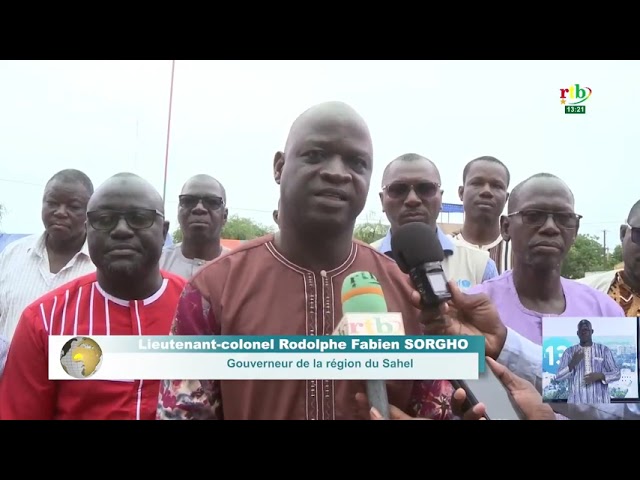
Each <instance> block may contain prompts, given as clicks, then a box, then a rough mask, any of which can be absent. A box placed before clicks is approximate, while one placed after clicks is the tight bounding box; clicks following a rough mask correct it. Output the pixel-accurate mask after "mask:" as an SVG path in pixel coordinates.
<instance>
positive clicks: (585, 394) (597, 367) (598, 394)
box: [555, 343, 621, 405]
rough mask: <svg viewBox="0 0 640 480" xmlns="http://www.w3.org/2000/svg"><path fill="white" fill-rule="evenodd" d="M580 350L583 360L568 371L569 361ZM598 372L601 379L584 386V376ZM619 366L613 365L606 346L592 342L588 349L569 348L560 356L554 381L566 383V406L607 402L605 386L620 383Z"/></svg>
mask: <svg viewBox="0 0 640 480" xmlns="http://www.w3.org/2000/svg"><path fill="white" fill-rule="evenodd" d="M580 350H582V351H583V352H584V358H583V359H582V360H581V361H580V363H578V365H576V367H575V369H574V370H570V369H569V362H570V361H571V359H572V358H573V356H574V355H575V354H576V353H577V352H579V351H580ZM591 373H601V374H602V375H603V377H604V380H599V381H596V382H593V383H591V384H587V383H586V382H585V380H584V378H585V376H586V375H589V374H591ZM620 373H621V372H620V367H618V365H617V364H616V360H615V358H614V357H613V353H612V352H611V350H610V349H609V347H607V346H606V345H602V344H600V343H594V344H593V345H591V346H588V347H581V346H580V345H573V346H572V347H569V348H567V349H566V350H565V351H564V353H563V354H562V358H561V359H560V365H559V366H558V373H557V375H556V378H555V379H556V380H557V381H560V380H567V381H568V382H569V398H568V399H567V403H581V404H586V405H593V404H596V403H611V393H610V392H609V384H610V383H612V382H615V381H617V380H620Z"/></svg>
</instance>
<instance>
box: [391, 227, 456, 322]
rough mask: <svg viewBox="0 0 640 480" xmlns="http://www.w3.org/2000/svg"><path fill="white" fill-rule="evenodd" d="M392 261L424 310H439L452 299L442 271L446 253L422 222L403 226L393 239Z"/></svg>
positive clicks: (432, 230)
mask: <svg viewBox="0 0 640 480" xmlns="http://www.w3.org/2000/svg"><path fill="white" fill-rule="evenodd" d="M391 251H392V254H393V258H394V260H395V261H396V263H397V264H398V267H400V270H402V272H403V273H406V274H408V275H409V278H411V283H413V286H414V287H415V289H416V290H417V291H418V293H419V294H420V299H421V301H422V304H423V305H424V307H425V309H429V310H431V309H437V308H438V307H439V306H440V304H442V303H444V302H446V301H447V300H450V299H451V292H450V291H449V285H448V284H447V277H446V275H445V273H444V270H443V268H442V261H443V260H444V251H443V250H442V245H441V244H440V239H439V238H438V234H437V232H436V229H435V228H434V227H431V226H429V225H427V224H426V223H421V222H411V223H407V224H405V225H402V226H401V227H400V228H398V229H397V230H395V231H394V232H393V234H392V236H391Z"/></svg>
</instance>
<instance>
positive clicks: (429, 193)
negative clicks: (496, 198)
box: [371, 153, 498, 290]
mask: <svg viewBox="0 0 640 480" xmlns="http://www.w3.org/2000/svg"><path fill="white" fill-rule="evenodd" d="M442 193H443V191H442V189H441V180H440V172H439V171H438V168H437V167H436V166H435V164H434V163H433V162H432V161H431V160H429V159H427V158H425V157H422V156H420V155H417V154H415V153H408V154H405V155H402V156H400V157H398V158H396V159H395V160H393V161H392V162H391V163H389V165H387V167H386V168H385V170H384V173H383V175H382V191H381V192H380V201H381V203H382V211H383V212H384V213H385V214H386V216H387V219H388V220H389V223H390V224H391V228H390V229H389V232H388V233H387V235H386V236H385V237H383V238H382V239H380V240H377V241H375V242H373V243H372V244H371V246H372V247H374V248H376V249H377V250H378V251H379V252H381V253H384V254H386V255H388V256H391V236H392V235H393V232H394V230H397V229H398V227H400V226H401V225H404V224H405V223H409V222H423V223H426V224H428V225H431V226H433V227H435V228H436V231H437V233H438V237H439V239H440V243H441V244H442V249H443V250H444V252H445V261H444V262H443V267H444V269H445V272H446V273H447V276H448V277H449V278H451V279H455V280H456V281H457V283H458V286H459V287H460V288H461V289H462V290H465V289H466V288H469V287H471V286H473V285H476V284H478V283H482V282H483V281H485V280H488V279H490V278H493V277H496V276H498V272H497V270H496V265H495V262H494V261H493V260H491V258H489V254H488V252H486V251H482V250H479V249H476V248H473V247H470V246H468V245H463V244H461V243H459V242H457V241H453V240H452V239H451V237H449V236H447V235H446V234H445V233H444V232H443V231H442V230H441V229H440V228H438V225H437V220H438V216H439V215H440V210H441V209H442Z"/></svg>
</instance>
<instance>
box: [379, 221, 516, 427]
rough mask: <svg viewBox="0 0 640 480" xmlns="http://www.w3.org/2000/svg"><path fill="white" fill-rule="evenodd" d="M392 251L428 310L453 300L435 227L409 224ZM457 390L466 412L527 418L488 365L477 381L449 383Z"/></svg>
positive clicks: (400, 230)
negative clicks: (483, 410)
mask: <svg viewBox="0 0 640 480" xmlns="http://www.w3.org/2000/svg"><path fill="white" fill-rule="evenodd" d="M391 251H392V254H393V257H394V260H395V261H396V263H397V264H398V266H399V267H400V270H402V272H403V273H407V274H409V277H410V278H411V283H412V284H413V286H414V287H415V289H416V290H417V291H418V292H419V293H420V300H421V303H422V304H423V306H424V310H436V311H437V310H438V308H439V306H440V305H441V304H442V303H444V302H446V301H447V300H450V299H451V291H450V290H449V285H448V284H447V277H446V275H445V273H444V270H443V268H442V261H443V260H444V251H443V250H442V244H441V243H440V239H439V238H438V233H437V232H436V229H435V228H434V227H430V226H429V225H427V224H426V223H418V222H411V223H407V224H405V225H403V226H401V227H400V228H398V230H397V231H394V232H393V234H392V236H391ZM449 382H451V384H452V385H453V388H454V389H456V390H457V389H459V388H462V389H463V390H464V391H465V393H466V400H465V402H464V405H463V407H462V410H463V411H467V410H469V409H471V408H472V407H473V406H474V405H476V404H477V403H480V402H482V403H484V405H485V408H486V413H485V415H484V417H485V418H486V419H487V420H523V419H525V416H524V414H523V412H522V410H520V407H519V406H518V405H517V403H516V402H515V401H514V399H513V397H512V396H511V394H510V393H509V392H508V390H507V388H506V387H505V386H504V385H503V384H502V382H501V381H500V380H499V379H498V377H496V376H495V374H494V373H493V370H491V367H490V366H489V365H488V364H487V363H486V362H485V371H484V372H483V373H480V374H479V375H478V379H477V380H449Z"/></svg>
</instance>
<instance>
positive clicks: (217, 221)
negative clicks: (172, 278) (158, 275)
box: [160, 174, 229, 280]
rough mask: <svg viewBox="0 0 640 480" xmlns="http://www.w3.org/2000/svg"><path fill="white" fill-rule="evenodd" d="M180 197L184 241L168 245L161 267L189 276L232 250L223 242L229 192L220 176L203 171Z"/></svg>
mask: <svg viewBox="0 0 640 480" xmlns="http://www.w3.org/2000/svg"><path fill="white" fill-rule="evenodd" d="M178 198H179V207H178V223H179V224H180V230H181V231H182V242H180V243H176V244H175V245H171V246H170V247H165V249H164V250H163V252H162V257H161V258H160V269H162V270H166V271H168V272H171V273H175V274H176V275H180V276H181V277H183V278H185V279H187V280H189V279H191V277H192V276H193V275H194V274H195V273H196V272H197V271H198V270H199V269H200V268H201V267H202V266H203V265H205V264H206V263H208V262H210V261H212V260H214V259H216V258H218V257H219V256H220V255H222V254H224V253H227V252H228V251H229V249H228V248H225V247H223V246H222V245H221V244H220V235H221V233H222V228H223V227H224V225H225V223H227V215H228V211H227V207H226V203H227V194H226V192H225V190H224V187H223V186H222V184H221V183H220V182H219V181H218V180H216V179H215V178H213V177H211V176H209V175H205V174H200V175H196V176H194V177H191V178H190V179H189V180H187V182H186V183H185V184H184V186H183V187H182V193H181V194H180V196H179V197H178Z"/></svg>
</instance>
